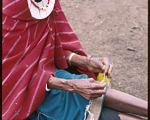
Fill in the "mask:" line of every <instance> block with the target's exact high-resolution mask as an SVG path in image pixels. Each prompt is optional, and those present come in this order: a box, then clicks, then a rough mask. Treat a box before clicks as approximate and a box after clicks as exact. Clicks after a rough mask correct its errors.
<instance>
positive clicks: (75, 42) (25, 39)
mask: <svg viewBox="0 0 150 120" xmlns="http://www.w3.org/2000/svg"><path fill="white" fill-rule="evenodd" d="M2 24H3V35H2V36H3V41H2V48H3V52H2V60H3V61H2V68H3V71H2V79H3V80H2V118H3V120H11V119H15V120H22V119H26V118H27V117H28V116H29V115H30V114H31V113H32V112H33V111H34V110H36V108H37V107H38V106H39V105H40V103H41V101H42V100H43V98H44V95H45V85H46V82H47V80H48V79H49V77H50V75H55V68H56V67H57V68H62V69H63V68H67V67H68V65H67V62H66V59H65V52H66V51H68V50H69V51H73V52H76V53H78V54H80V55H85V53H84V52H83V48H82V47H81V44H80V41H79V39H78V38H77V36H76V35H75V33H74V32H73V31H72V29H71V27H70V25H69V24H68V22H67V20H66V17H65V15H64V13H63V11H62V10H61V7H60V4H59V1H58V0H56V3H55V7H54V10H53V12H52V13H51V15H50V16H49V17H48V18H46V19H43V20H36V19H34V18H32V17H31V14H30V12H29V9H28V5H27V1H26V0H3V23H2ZM49 107H50V106H49Z"/></svg>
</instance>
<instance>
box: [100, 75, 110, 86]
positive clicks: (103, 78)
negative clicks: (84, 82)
mask: <svg viewBox="0 0 150 120" xmlns="http://www.w3.org/2000/svg"><path fill="white" fill-rule="evenodd" d="M97 80H99V81H102V80H104V81H105V82H106V84H107V85H109V84H110V81H111V79H110V78H109V77H108V76H106V75H104V74H103V73H98V76H97Z"/></svg>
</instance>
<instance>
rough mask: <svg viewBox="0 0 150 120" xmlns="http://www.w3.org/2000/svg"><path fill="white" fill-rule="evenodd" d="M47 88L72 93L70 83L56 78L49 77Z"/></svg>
mask: <svg viewBox="0 0 150 120" xmlns="http://www.w3.org/2000/svg"><path fill="white" fill-rule="evenodd" d="M47 87H48V89H61V90H67V91H74V87H73V85H72V82H70V81H69V80H65V79H61V78H56V77H50V79H49V80H48V81H47Z"/></svg>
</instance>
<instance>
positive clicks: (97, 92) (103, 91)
mask: <svg viewBox="0 0 150 120" xmlns="http://www.w3.org/2000/svg"><path fill="white" fill-rule="evenodd" d="M105 92H106V91H105V90H104V89H103V90H93V91H92V92H91V95H93V96H99V95H103V94H105Z"/></svg>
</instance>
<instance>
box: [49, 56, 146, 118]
mask: <svg viewBox="0 0 150 120" xmlns="http://www.w3.org/2000/svg"><path fill="white" fill-rule="evenodd" d="M67 59H68V58H67ZM71 63H72V64H73V65H74V66H82V67H83V68H84V69H88V70H89V71H91V72H95V73H98V72H103V73H104V74H106V75H108V76H109V77H111V72H112V67H113V65H112V62H111V61H110V60H109V59H108V58H107V57H102V58H98V57H86V56H81V55H77V54H75V55H74V56H73V57H72V59H71ZM47 85H48V88H49V89H62V90H66V91H70V92H76V93H79V94H80V95H81V96H83V97H84V98H86V99H88V100H92V99H95V98H97V97H100V96H102V95H103V94H104V93H105V101H104V105H105V106H107V107H110V108H113V109H115V110H117V111H120V112H119V117H120V119H121V120H140V118H138V117H135V116H132V115H128V114H127V113H131V114H136V115H141V116H147V115H148V111H147V109H148V108H147V104H148V103H147V101H144V100H142V99H140V98H137V97H134V96H132V95H129V94H126V93H123V92H121V91H118V90H114V89H111V88H109V89H108V90H107V92H105V90H104V88H105V86H106V84H105V83H104V82H103V81H96V80H94V79H93V78H88V79H86V80H83V79H78V80H77V79H74V80H65V79H61V78H56V77H51V78H50V79H49V80H48V82H47Z"/></svg>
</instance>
